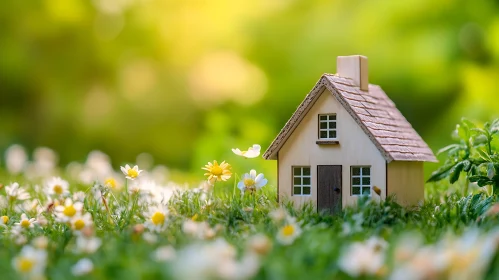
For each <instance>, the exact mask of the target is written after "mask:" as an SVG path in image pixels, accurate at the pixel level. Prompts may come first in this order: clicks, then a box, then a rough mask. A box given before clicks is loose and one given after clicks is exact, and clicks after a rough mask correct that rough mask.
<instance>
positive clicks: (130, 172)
mask: <svg viewBox="0 0 499 280" xmlns="http://www.w3.org/2000/svg"><path fill="white" fill-rule="evenodd" d="M127 173H128V177H130V178H137V176H139V172H137V170H135V169H133V168H130V169H128V171H127Z"/></svg>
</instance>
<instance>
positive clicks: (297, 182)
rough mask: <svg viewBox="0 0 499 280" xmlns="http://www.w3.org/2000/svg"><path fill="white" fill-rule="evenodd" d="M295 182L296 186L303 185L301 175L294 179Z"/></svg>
mask: <svg viewBox="0 0 499 280" xmlns="http://www.w3.org/2000/svg"><path fill="white" fill-rule="evenodd" d="M293 183H294V185H295V186H296V185H301V178H300V177H295V178H294V179H293Z"/></svg>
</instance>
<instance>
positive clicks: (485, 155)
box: [476, 149, 492, 162]
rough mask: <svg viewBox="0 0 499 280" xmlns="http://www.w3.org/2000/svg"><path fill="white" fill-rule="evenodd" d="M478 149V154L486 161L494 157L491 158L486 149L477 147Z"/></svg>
mask: <svg viewBox="0 0 499 280" xmlns="http://www.w3.org/2000/svg"><path fill="white" fill-rule="evenodd" d="M476 151H477V153H478V156H480V158H481V159H483V160H485V161H489V162H491V161H492V159H491V158H490V156H489V154H487V152H485V151H484V150H482V149H477V150H476Z"/></svg>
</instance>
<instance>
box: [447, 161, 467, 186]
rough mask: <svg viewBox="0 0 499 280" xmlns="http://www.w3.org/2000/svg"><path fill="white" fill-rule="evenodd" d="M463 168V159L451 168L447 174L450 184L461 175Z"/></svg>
mask: <svg viewBox="0 0 499 280" xmlns="http://www.w3.org/2000/svg"><path fill="white" fill-rule="evenodd" d="M463 168H464V161H461V162H459V163H458V164H456V165H455V166H454V168H452V171H451V174H450V176H449V182H450V183H451V184H454V183H455V182H456V181H457V180H458V179H459V176H460V175H461V171H463Z"/></svg>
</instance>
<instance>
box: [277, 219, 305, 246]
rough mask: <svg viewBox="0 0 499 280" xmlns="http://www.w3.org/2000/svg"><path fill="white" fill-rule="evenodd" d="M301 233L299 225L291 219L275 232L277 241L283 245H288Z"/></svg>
mask: <svg viewBox="0 0 499 280" xmlns="http://www.w3.org/2000/svg"><path fill="white" fill-rule="evenodd" d="M300 235H301V228H300V226H299V225H298V224H297V223H296V222H294V221H293V220H292V219H291V220H290V221H288V223H286V225H284V226H283V227H281V228H280V229H279V231H278V232H277V238H276V239H277V241H278V242H279V243H281V244H283V245H289V244H291V243H293V241H295V239H296V238H298V237H299V236H300Z"/></svg>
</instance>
